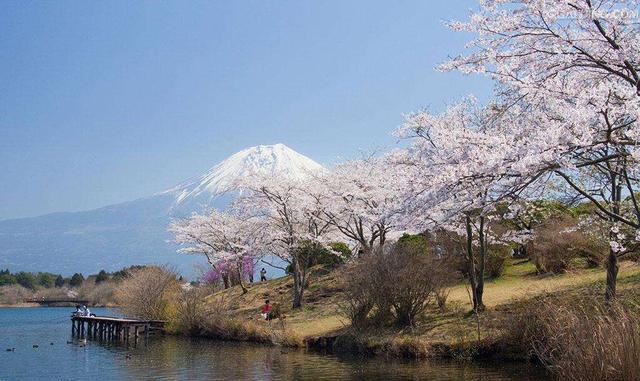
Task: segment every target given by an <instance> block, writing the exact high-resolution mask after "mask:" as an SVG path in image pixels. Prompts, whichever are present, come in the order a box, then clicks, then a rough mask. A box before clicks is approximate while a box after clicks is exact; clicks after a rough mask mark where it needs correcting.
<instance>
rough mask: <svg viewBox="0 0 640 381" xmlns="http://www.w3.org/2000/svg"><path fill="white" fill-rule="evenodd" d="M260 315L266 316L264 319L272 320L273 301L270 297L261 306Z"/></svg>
mask: <svg viewBox="0 0 640 381" xmlns="http://www.w3.org/2000/svg"><path fill="white" fill-rule="evenodd" d="M260 315H262V317H263V318H264V320H271V303H270V302H269V299H267V300H265V301H264V306H262V308H260Z"/></svg>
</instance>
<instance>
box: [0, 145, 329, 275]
mask: <svg viewBox="0 0 640 381" xmlns="http://www.w3.org/2000/svg"><path fill="white" fill-rule="evenodd" d="M324 171H326V169H325V168H324V167H323V166H322V165H320V164H318V163H316V162H315V161H313V160H311V159H310V158H308V157H306V156H304V155H301V154H299V153H297V152H296V151H294V150H292V149H291V148H289V147H287V146H285V145H284V144H275V145H260V146H256V147H250V148H247V149H244V150H242V151H240V152H237V153H235V154H233V155H231V156H230V157H228V158H227V159H225V160H223V161H222V162H221V163H219V164H218V165H216V166H214V167H212V168H211V169H210V170H208V171H207V172H206V173H204V174H203V175H201V176H197V177H194V178H192V179H189V180H187V181H184V182H182V183H181V184H178V185H177V186H175V187H172V188H169V189H167V190H165V191H162V192H158V193H156V194H154V195H152V196H150V197H145V198H141V199H137V200H134V201H129V202H124V203H120V204H114V205H109V206H105V207H103V208H99V209H94V210H88V211H82V212H62V213H52V214H47V215H43V216H39V217H33V218H20V219H10V220H3V221H0V268H9V269H11V270H12V271H20V270H25V271H50V272H54V273H62V274H71V273H74V272H80V271H81V272H83V273H95V272H97V271H98V270H101V269H104V270H107V271H113V270H118V269H120V268H122V267H125V266H129V265H134V264H148V263H155V264H169V265H171V266H174V267H176V268H177V269H178V270H179V271H181V272H183V273H193V271H194V267H195V266H198V264H200V265H202V264H204V263H205V262H204V260H202V259H201V258H199V256H191V255H185V254H177V253H176V247H175V245H173V244H172V243H170V240H171V236H170V234H169V233H168V232H167V227H168V225H169V222H170V221H171V219H172V218H180V217H185V216H188V215H190V214H191V213H193V212H197V211H202V210H204V209H205V208H209V207H213V208H222V207H224V206H226V205H228V204H229V202H230V201H231V200H232V199H233V197H234V196H235V195H236V194H237V192H238V191H240V189H237V188H236V187H235V185H234V184H236V183H237V182H238V180H240V179H242V178H244V177H246V176H251V175H255V174H258V175H267V176H274V177H276V178H283V179H304V178H308V177H309V176H311V175H313V174H317V173H321V172H324Z"/></svg>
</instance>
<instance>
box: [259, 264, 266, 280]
mask: <svg viewBox="0 0 640 381" xmlns="http://www.w3.org/2000/svg"><path fill="white" fill-rule="evenodd" d="M266 281H267V270H265V269H264V267H263V268H262V270H260V282H266Z"/></svg>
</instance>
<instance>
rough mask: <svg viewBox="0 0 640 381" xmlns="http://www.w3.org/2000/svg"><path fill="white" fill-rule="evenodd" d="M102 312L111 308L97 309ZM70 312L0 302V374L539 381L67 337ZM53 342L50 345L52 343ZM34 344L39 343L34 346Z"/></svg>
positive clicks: (522, 373) (500, 371)
mask: <svg viewBox="0 0 640 381" xmlns="http://www.w3.org/2000/svg"><path fill="white" fill-rule="evenodd" d="M98 313H100V314H108V313H109V311H104V310H98ZM69 314H70V311H68V310H66V309H60V308H58V309H56V308H32V309H19V308H16V309H2V308H0V349H4V348H12V347H15V348H16V351H15V352H5V351H2V352H0V380H78V379H83V380H87V379H91V380H224V381H228V380H233V381H235V380H256V381H267V380H301V381H305V380H309V381H311V380H314V381H315V380H391V381H395V380H434V381H444V380H447V381H460V380H465V381H466V380H472V381H475V380H483V381H503V380H505V381H506V380H519V381H538V380H545V379H547V377H546V376H545V375H544V374H542V373H541V371H540V370H539V369H535V368H531V367H529V366H524V365H522V364H507V365H499V366H496V365H494V366H489V365H482V366H480V365H477V364H469V363H455V362H444V363H440V362H430V363H429V362H411V361H408V362H398V361H390V360H386V359H384V358H373V359H372V358H366V359H363V358H338V357H334V356H328V355H321V354H316V353H305V352H304V351H300V350H286V349H282V348H278V347H263V346H258V345H251V344H237V343H219V342H213V341H208V340H194V339H188V338H181V337H152V338H150V339H149V342H148V343H147V345H146V346H145V345H144V340H142V341H141V342H139V343H138V347H136V348H133V347H129V348H126V347H123V346H117V345H112V344H108V343H99V342H96V341H91V340H89V341H87V342H86V344H84V343H80V342H78V341H77V340H76V341H71V343H68V341H69V340H70V339H71V329H70V328H71V322H70V319H69ZM49 343H54V345H49ZM34 344H40V345H39V347H38V348H33V345H34Z"/></svg>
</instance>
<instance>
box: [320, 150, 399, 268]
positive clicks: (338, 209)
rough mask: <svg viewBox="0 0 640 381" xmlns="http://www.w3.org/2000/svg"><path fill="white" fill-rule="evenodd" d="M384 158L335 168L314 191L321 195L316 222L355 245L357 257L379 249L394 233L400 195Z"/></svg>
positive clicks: (374, 158) (353, 162)
mask: <svg viewBox="0 0 640 381" xmlns="http://www.w3.org/2000/svg"><path fill="white" fill-rule="evenodd" d="M390 168H391V166H390V165H389V164H388V163H387V161H386V160H385V159H384V157H383V158H376V157H368V158H365V159H362V160H353V161H348V162H345V163H342V164H339V165H337V166H336V168H335V169H334V170H333V171H331V173H330V174H327V175H325V176H324V177H323V178H321V179H320V181H319V182H320V184H319V185H318V186H317V187H315V188H316V189H320V190H321V192H323V195H322V197H317V199H318V200H319V201H321V202H322V207H321V210H322V213H321V214H320V215H319V218H321V219H323V220H324V221H326V222H328V223H329V224H331V225H332V226H334V227H335V228H336V229H337V231H338V232H340V233H341V234H342V235H343V236H344V237H345V238H346V239H347V240H349V241H351V242H353V243H355V244H356V247H357V250H358V253H359V254H363V255H367V254H369V253H371V252H372V251H373V250H374V249H375V248H381V247H382V246H383V245H384V244H385V242H386V241H387V236H388V234H389V232H391V231H392V229H393V219H394V217H395V216H396V215H397V213H398V208H399V204H400V203H399V198H400V194H399V192H398V191H397V189H394V187H395V186H396V185H397V182H396V181H395V180H394V173H393V171H390Z"/></svg>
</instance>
